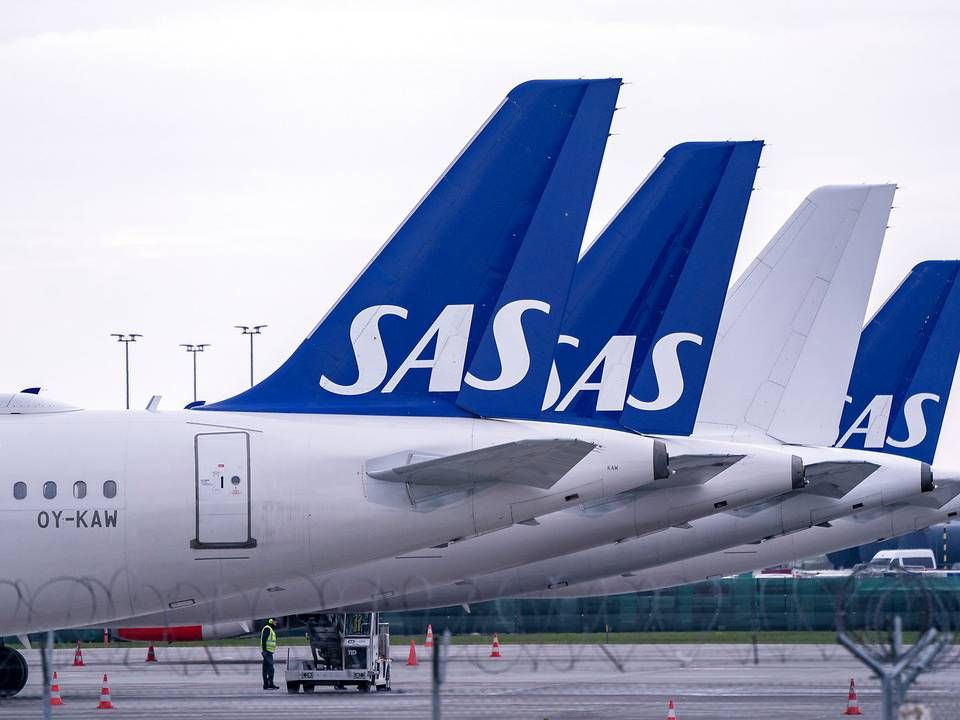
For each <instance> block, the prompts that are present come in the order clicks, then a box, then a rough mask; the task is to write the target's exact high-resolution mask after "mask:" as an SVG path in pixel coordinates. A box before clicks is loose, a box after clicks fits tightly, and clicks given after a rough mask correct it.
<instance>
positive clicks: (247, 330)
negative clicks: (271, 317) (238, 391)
mask: <svg viewBox="0 0 960 720" xmlns="http://www.w3.org/2000/svg"><path fill="white" fill-rule="evenodd" d="M234 327H235V328H237V329H238V330H239V331H240V332H241V333H243V334H244V335H249V336H250V387H253V336H254V335H260V331H261V330H262V329H263V328H265V327H267V326H266V325H253V326H250V325H234Z"/></svg>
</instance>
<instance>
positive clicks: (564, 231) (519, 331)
mask: <svg viewBox="0 0 960 720" xmlns="http://www.w3.org/2000/svg"><path fill="white" fill-rule="evenodd" d="M619 89H620V87H619V84H614V83H598V84H596V85H593V86H591V87H590V88H588V89H587V96H585V98H584V101H583V102H582V103H581V107H582V108H583V109H582V110H581V112H580V113H579V115H578V116H577V118H576V120H575V121H574V123H573V124H572V126H571V128H570V133H569V134H568V136H567V141H566V143H565V144H564V148H563V150H562V151H561V154H560V156H559V157H558V158H557V163H556V167H555V168H554V171H553V175H552V176H551V178H550V181H549V182H548V183H547V187H546V190H545V191H544V193H543V196H542V198H541V200H540V205H539V206H538V207H537V211H536V213H535V214H534V216H533V220H532V221H531V223H530V227H529V228H528V230H527V236H526V238H525V240H524V242H523V245H522V246H521V248H520V251H519V252H518V253H517V257H516V260H514V263H513V267H512V268H511V269H510V275H509V277H507V280H506V282H505V283H504V286H503V292H502V293H501V294H500V298H499V300H498V301H497V304H496V307H495V309H494V313H493V316H492V317H493V319H492V320H491V322H490V323H489V324H488V325H487V327H486V329H485V330H484V333H483V335H482V336H481V338H480V343H479V345H478V347H477V351H476V353H475V354H474V355H473V360H472V362H471V364H470V367H469V371H468V373H467V375H466V377H465V378H464V385H463V388H462V389H461V390H460V394H459V395H458V396H457V404H458V405H459V406H460V407H462V408H466V409H468V410H470V411H471V412H474V413H476V414H478V415H481V416H484V417H510V416H515V415H516V413H515V411H516V409H517V408H524V407H526V408H530V409H531V412H530V413H528V414H527V416H528V417H534V416H536V415H537V414H539V412H540V404H541V402H542V400H543V393H544V391H545V389H546V386H547V377H548V375H549V373H550V364H551V362H552V361H553V352H554V348H555V347H556V345H557V338H558V337H559V335H560V323H561V321H562V320H563V315H564V309H565V307H566V304H567V296H568V294H569V292H570V283H571V282H572V280H573V274H574V271H575V269H576V267H577V258H578V257H579V256H580V247H581V246H582V244H583V233H584V230H585V229H586V226H587V218H588V216H589V215H590V203H591V202H592V200H593V193H594V189H595V187H596V184H597V175H598V174H599V172H600V160H601V158H602V157H603V149H604V146H605V145H606V140H607V136H606V134H604V135H602V136H601V135H600V134H598V133H597V132H596V128H597V127H604V126H605V127H606V128H607V129H609V127H610V119H611V114H610V108H611V107H613V105H614V103H615V102H616V99H617V93H618V92H619ZM591 96H596V97H591Z"/></svg>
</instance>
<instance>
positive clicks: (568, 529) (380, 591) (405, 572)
mask: <svg viewBox="0 0 960 720" xmlns="http://www.w3.org/2000/svg"><path fill="white" fill-rule="evenodd" d="M667 157H669V153H668V155H667ZM664 162H666V160H665V161H664ZM651 177H652V178H653V177H655V175H654V176H651ZM892 190H893V189H892V188H891V187H888V186H881V187H874V188H871V187H869V186H868V187H853V188H829V189H824V190H821V191H817V192H816V193H814V194H813V195H812V196H811V198H810V199H808V200H807V201H805V202H804V204H803V205H801V207H800V208H799V209H798V211H797V213H795V215H794V217H792V218H791V220H790V221H788V223H787V224H786V226H785V228H786V229H787V231H789V229H790V228H795V229H798V230H797V231H795V235H796V237H793V236H791V237H790V238H789V239H790V240H792V241H793V253H794V254H793V255H792V254H791V253H790V252H784V251H783V247H782V246H783V245H784V244H785V242H786V241H785V239H784V236H785V232H781V233H779V234H778V235H777V236H776V237H775V238H774V240H773V241H771V244H770V246H769V247H768V252H767V253H765V254H762V255H761V260H758V262H764V265H763V267H764V268H767V269H769V270H770V271H771V272H772V273H774V276H773V278H772V280H771V284H770V286H769V287H770V288H780V284H779V279H778V277H777V273H780V274H782V273H783V272H786V271H789V272H792V273H795V272H802V271H799V270H798V263H797V259H796V257H795V256H794V255H795V254H798V253H799V254H812V255H813V256H815V257H818V256H822V254H821V255H817V251H818V248H817V246H816V244H815V243H816V242H819V243H821V244H823V245H825V246H827V247H830V246H836V245H837V244H838V243H839V242H840V241H839V240H838V237H840V233H841V232H846V233H847V236H846V238H847V240H849V242H847V244H846V245H843V244H840V250H839V251H837V252H834V253H833V256H832V260H833V262H834V263H835V266H834V267H833V268H832V270H833V273H834V275H835V277H836V285H835V288H834V290H833V292H832V294H829V296H828V293H826V292H823V293H821V294H820V295H819V299H820V300H824V299H825V298H826V301H827V306H828V307H829V306H830V303H831V302H832V303H833V304H834V308H835V309H837V310H838V311H842V313H845V317H846V318H848V319H849V318H851V317H852V322H854V323H859V322H861V321H862V317H863V313H864V310H865V307H866V302H867V297H868V295H869V289H870V287H869V281H870V280H872V274H873V268H874V267H875V263H876V258H877V256H878V254H879V249H880V243H881V241H882V238H883V229H884V227H885V225H886V215H887V212H889V206H890V202H889V201H890V198H891V197H892ZM638 194H639V193H638ZM871 195H874V196H875V197H873V198H872V200H873V202H872V203H870V204H869V205H866V203H867V201H868V200H870V199H871ZM877 196H878V197H877ZM634 199H636V196H635V198H634ZM864 207H866V208H867V209H866V210H865V211H864V212H863V218H862V225H861V226H860V227H859V230H858V226H857V224H851V223H850V222H849V216H850V214H851V213H853V214H854V215H856V211H858V210H862V209H863V208H864ZM629 211H630V204H629V203H628V205H627V206H625V208H624V212H622V213H621V215H624V213H627V214H628V215H629ZM798 216H799V217H800V218H802V220H803V221H802V222H798V221H797V218H798ZM611 228H613V232H612V233H610V234H612V235H614V236H617V237H620V236H622V235H623V231H622V229H620V228H618V227H617V222H616V221H614V223H612V224H611ZM608 231H609V228H608ZM608 231H605V232H604V233H602V234H601V236H600V238H599V239H598V240H597V242H596V243H595V245H594V246H593V247H592V248H591V250H590V251H588V253H587V255H586V256H585V257H584V260H583V261H582V264H584V263H586V266H587V267H588V268H590V272H588V273H586V276H587V277H592V268H591V253H592V252H596V251H597V250H598V249H601V250H602V251H603V252H602V254H600V255H599V257H601V258H602V262H600V261H598V262H595V263H594V264H598V265H602V266H606V267H621V268H625V270H624V271H625V272H629V273H630V275H631V276H633V277H637V273H636V272H635V268H634V266H633V265H630V264H626V263H622V262H620V258H616V260H610V258H609V252H610V251H609V249H608V248H605V247H604V240H605V239H607V240H608V239H609V236H608ZM635 244H638V245H639V244H640V243H635ZM771 248H772V249H771ZM648 252H651V253H653V254H654V255H656V256H658V257H661V256H662V255H663V251H660V250H658V249H656V248H655V249H654V250H649V251H648ZM774 252H776V253H777V255H778V257H777V259H776V260H775V261H774V260H771V259H770V258H769V255H770V254H771V253H774ZM871 258H872V264H871V261H870V259H871ZM854 259H855V260H856V261H857V262H853V261H852V260H854ZM865 259H866V262H864V260H865ZM692 265H693V266H694V267H696V264H695V263H692ZM800 267H803V265H802V264H800ZM838 268H839V269H838ZM806 272H807V273H808V275H809V277H807V278H806V284H805V285H804V279H805V278H804V277H803V276H801V277H800V278H799V279H797V280H796V282H795V283H794V285H795V287H796V288H798V289H799V290H802V291H806V289H807V288H808V287H809V285H810V284H811V283H812V282H814V281H815V280H816V279H817V277H818V276H819V275H822V274H823V267H822V265H820V264H813V265H811V264H810V263H808V264H807V269H806ZM579 273H580V270H579V269H578V274H579ZM674 274H676V272H675V273H674ZM640 277H642V274H640ZM864 277H866V278H867V282H864ZM687 279H688V282H689V283H690V284H691V285H694V286H701V287H702V286H703V282H702V280H703V278H702V277H701V276H699V275H696V274H694V275H691V276H689V277H688V278H687ZM612 280H616V278H613V279H612ZM858 283H859V290H858V291H856V292H853V293H850V292H849V290H848V287H849V286H850V285H854V286H856V285H857V284H858ZM611 285H612V286H613V287H617V285H616V283H615V282H610V283H606V284H601V283H596V282H591V283H590V284H589V287H591V288H597V287H600V286H602V287H610V286H611ZM636 285H637V286H640V287H644V284H643V283H642V282H637V283H636ZM689 286H690V285H688V287H689ZM576 287H577V286H576V282H575V285H574V291H573V293H572V297H573V298H577V299H578V300H580V301H572V302H571V305H570V306H571V307H573V308H580V309H582V308H584V307H593V308H596V310H597V311H596V312H594V313H585V314H584V315H583V317H584V318H585V325H586V324H587V323H589V318H590V317H603V318H607V319H609V318H610V317H611V313H610V312H608V311H604V312H601V311H600V309H601V308H604V309H606V307H607V305H605V304H603V303H598V301H597V299H596V298H588V297H584V298H582V299H581V298H580V297H579V296H578V294H577V292H576ZM724 287H725V283H724ZM828 289H829V288H828ZM780 290H782V288H780ZM853 296H857V297H853ZM805 298H806V295H805V294H804V293H803V292H798V293H795V297H792V298H791V299H790V300H788V301H785V304H786V308H785V309H784V310H783V312H786V313H789V315H788V316H790V317H792V316H793V315H795V314H796V312H797V311H796V308H791V307H790V305H789V303H790V302H795V303H796V304H797V305H798V306H799V305H800V304H801V302H802V301H803V300H804V299H805ZM838 298H842V299H843V301H844V302H843V304H842V306H839V305H838ZM697 299H699V298H697ZM686 300H691V299H690V298H685V297H684V296H682V295H681V296H680V298H679V302H678V303H676V304H675V305H674V304H672V305H670V306H669V307H670V308H671V309H674V308H676V307H681V308H682V307H684V301H686ZM617 302H619V303H620V304H621V305H624V304H625V305H627V306H629V303H623V301H622V295H621V296H620V297H618V298H617ZM753 302H754V303H755V304H754V305H753V306H752V307H755V308H764V307H769V305H770V304H771V303H774V304H775V300H774V298H772V297H769V296H763V295H760V296H759V297H757V298H755V299H754V300H753ZM808 302H809V301H808ZM694 303H695V299H694ZM694 306H695V307H701V308H702V307H703V305H702V304H701V305H696V304H694ZM614 308H616V305H614ZM748 310H749V308H748ZM741 312H743V310H742V309H741ZM857 313H859V318H858V317H857ZM667 316H668V317H669V313H667ZM823 317H827V316H826V315H824V316H823ZM841 320H842V318H841ZM750 321H751V322H755V319H754V318H751V319H750ZM848 324H849V322H848ZM641 327H642V325H641ZM567 329H568V327H566V326H565V332H567ZM714 330H715V328H714ZM606 332H611V331H609V330H606ZM568 337H569V335H568ZM602 337H603V336H601V339H599V340H596V341H595V342H594V348H599V347H603V346H605V345H606V344H607V343H605V342H604V340H603V339H602ZM846 344H847V345H848V346H851V350H850V355H852V352H853V351H854V350H855V346H856V341H855V340H854V341H853V342H852V343H850V342H847V343H846ZM835 350H836V352H838V353H839V352H841V351H840V349H839V348H835ZM594 352H596V350H593V351H591V352H587V353H586V357H587V358H591V357H593V356H594V355H593V354H594ZM774 359H775V358H774ZM584 362H585V363H586V361H584ZM850 362H851V363H852V357H851V360H850ZM578 372H579V371H578ZM703 372H704V373H706V372H707V370H706V367H705V366H704V367H703ZM765 377H766V375H762V376H761V378H762V379H763V378H765ZM844 382H846V381H844ZM841 392H842V391H841ZM598 394H599V393H598ZM554 396H555V397H556V396H558V394H557V393H556V392H554ZM696 404H697V403H696V402H694V403H693V406H694V414H692V415H689V414H688V415H689V417H688V421H687V422H688V423H689V426H690V427H692V425H693V420H694V419H695V417H696V414H695V413H696ZM839 404H840V401H839V400H838V405H839ZM582 407H586V406H585V405H581V408H582ZM838 411H839V408H838ZM678 419H679V416H678V415H674V418H673V420H674V421H676V420H678ZM575 421H576V420H575ZM579 421H581V422H583V421H585V420H584V418H583V417H581V418H579ZM662 439H664V440H665V441H667V442H668V447H672V445H670V444H669V443H674V444H676V443H679V442H681V441H680V440H679V439H678V438H662ZM728 447H729V446H728ZM741 447H746V446H741ZM807 452H808V453H811V457H817V452H818V451H817V450H816V449H813V450H807ZM820 455H821V456H822V455H823V452H822V451H820ZM671 456H672V457H673V456H674V453H673V452H671ZM826 457H827V458H828V459H827V460H821V461H820V463H819V464H820V465H821V467H822V468H823V469H824V470H825V472H822V473H821V477H820V481H821V483H820V484H823V485H826V484H828V482H829V481H831V480H834V481H839V480H843V481H845V482H847V483H851V482H852V481H851V478H850V477H849V475H850V473H849V472H846V474H845V475H844V476H843V477H842V478H840V479H839V480H838V478H837V477H836V473H837V472H839V471H845V466H844V464H843V462H838V458H836V457H835V456H833V455H830V454H829V453H828V454H827V455H826ZM847 461H849V458H847ZM885 462H886V467H884V468H883V472H882V473H881V476H883V477H884V478H885V480H884V482H885V483H886V485H888V486H889V487H888V493H887V499H888V500H890V501H894V500H896V499H898V498H901V497H903V496H906V495H910V494H913V493H915V492H919V491H920V490H921V489H923V487H924V479H923V467H922V466H918V465H917V464H916V463H896V462H890V461H889V460H886V459H885ZM817 464H818V463H813V465H814V467H816V465H817ZM848 464H849V465H851V466H852V467H851V468H850V470H852V472H853V474H854V479H855V480H857V481H859V480H861V479H862V478H863V477H864V472H865V471H864V469H863V468H864V465H865V463H864V461H862V460H859V459H857V460H854V461H853V462H852V463H849V462H848ZM737 467H738V465H734V466H733V467H732V468H731V470H732V469H736V468H737ZM740 467H743V466H740ZM878 467H879V466H878V465H876V464H870V465H869V466H868V467H867V472H866V474H870V472H872V471H875V470H877V468H878ZM808 470H809V468H808ZM729 472H730V470H725V471H724V472H721V473H720V474H719V475H716V476H715V477H713V478H711V479H710V480H709V482H707V483H705V485H704V487H710V484H711V483H716V482H717V480H720V479H721V478H723V476H724V475H725V474H727V473H729ZM743 479H744V478H741V480H743ZM746 482H747V483H748V484H749V483H750V482H754V483H755V482H756V479H755V478H746ZM717 487H718V488H722V489H723V490H727V491H729V490H731V489H732V488H729V487H725V486H723V485H722V484H718V486H717ZM830 487H831V489H833V488H835V485H833V484H830ZM698 489H701V488H698ZM798 489H799V488H796V487H794V488H791V490H792V491H796V490H798ZM928 489H929V488H928ZM672 490H673V491H674V492H677V491H681V492H682V490H681V489H680V488H677V487H676V486H675V487H674V488H672ZM741 492H742V490H741ZM784 492H787V491H786V490H781V492H780V493H776V492H773V493H771V492H770V491H767V492H766V494H767V496H768V497H767V498H765V499H764V500H765V501H768V500H769V497H773V496H776V495H781V494H783V493H784ZM800 494H802V492H801V493H800ZM687 497H688V498H689V497H690V496H689V495H688V496H687ZM669 500H670V495H669V493H665V492H664V491H663V490H662V489H657V488H656V487H655V485H654V486H649V487H648V488H647V489H646V490H644V491H637V492H635V493H632V494H630V495H627V496H621V497H619V498H616V499H615V500H610V501H604V502H601V503H592V504H582V505H581V509H580V511H579V512H578V513H573V512H571V511H567V512H564V513H555V514H552V515H548V516H545V517H543V518H541V519H540V520H539V521H538V526H537V527H536V528H527V527H525V526H517V527H514V528H510V529H507V530H502V531H498V532H497V533H492V534H488V535H486V536H483V537H480V538H475V539H472V540H470V541H469V542H463V543H454V544H449V545H447V546H444V547H439V548H431V549H429V550H428V551H423V552H418V553H409V554H406V555H400V556H398V558H397V559H400V560H403V561H404V562H402V563H398V562H396V561H395V560H392V559H391V560H384V561H379V562H376V563H371V564H369V565H367V566H358V567H356V568H353V569H351V570H350V571H347V572H339V573H336V574H328V575H326V576H314V577H302V578H296V579H289V580H288V581H287V582H284V583H282V584H283V587H284V592H283V596H282V598H281V597H279V596H277V595H269V594H266V593H264V592H263V591H262V590H260V591H254V592H251V593H247V594H244V595H242V596H238V597H234V598H232V599H230V598H217V599H216V600H215V601H214V602H211V603H208V604H207V605H206V606H198V607H196V608H194V609H190V610H186V611H183V612H179V611H178V612H170V613H162V614H160V615H158V616H152V617H147V618H141V619H140V620H141V621H144V622H147V623H154V624H155V625H156V626H157V627H162V626H166V625H170V624H176V623H178V622H196V623H198V625H197V626H198V627H199V626H201V625H202V626H205V627H207V628H215V627H230V626H231V622H235V621H236V619H237V618H250V617H257V616H261V615H264V614H274V613H276V614H280V611H281V609H283V610H286V611H289V612H307V611H309V610H311V609H316V608H318V607H320V608H323V607H327V608H329V607H338V606H340V604H349V606H351V607H352V608H354V609H363V608H367V607H376V608H378V609H396V608H400V607H425V606H429V605H448V604H457V603H460V602H466V601H474V600H478V599H485V598H487V597H494V596H501V595H500V594H496V595H492V596H490V595H483V596H479V595H478V591H477V587H476V584H477V582H478V580H477V577H478V576H482V574H483V573H484V572H489V573H491V574H492V575H491V577H493V578H498V577H500V576H501V575H510V574H511V573H512V572H514V571H513V570H510V568H514V567H517V570H516V571H515V572H516V573H518V574H522V573H524V572H526V571H527V570H529V569H531V568H536V567H537V566H538V562H537V561H540V563H544V561H548V560H549V561H550V563H547V564H551V563H552V564H551V566H561V567H563V566H566V564H568V563H569V564H571V565H572V567H576V568H579V567H581V566H582V567H585V568H590V567H593V566H594V565H596V564H597V563H598V562H599V563H600V564H601V565H602V558H603V556H604V555H605V554H607V553H609V551H610V545H611V544H612V545H614V546H615V547H619V546H621V545H622V546H624V547H627V546H630V545H633V544H636V543H638V542H640V543H642V542H643V541H645V540H646V536H647V534H648V533H651V532H654V531H657V530H660V531H663V530H666V529H667V528H669V527H671V526H677V525H678V526H685V525H686V524H687V523H688V522H689V521H690V520H693V519H695V518H696V517H697V514H698V512H697V510H696V509H695V508H694V507H693V504H692V503H689V504H688V505H686V506H680V507H674V508H673V509H671V506H670V504H669ZM746 502H749V501H747V500H744V503H746ZM722 503H723V501H721V505H720V507H713V508H712V510H713V512H714V513H716V512H720V511H727V510H735V509H736V507H737V506H738V505H737V504H736V501H735V500H733V501H731V504H730V505H725V504H722ZM699 514H700V515H701V516H703V515H706V514H709V513H708V512H705V511H703V510H701V511H699ZM644 523H646V524H644ZM673 532H675V531H673ZM637 536H645V537H643V538H641V541H636V540H635V541H632V542H629V543H628V542H626V541H627V540H628V539H629V538H631V537H637ZM653 537H656V535H654V536H653ZM601 543H602V544H601ZM577 544H580V545H583V544H590V545H591V546H599V547H596V549H594V550H588V551H584V552H581V553H579V555H573V556H571V555H570V553H571V548H572V547H575V546H576V545H577ZM580 556H582V557H587V556H590V557H591V558H592V559H591V560H590V561H589V562H586V563H580V562H579V557H580ZM551 559H552V560H551ZM518 566H519V567H518ZM444 582H446V583H452V586H451V587H449V588H443V587H442V586H443V583H444ZM491 586H492V587H496V588H497V589H498V590H499V589H500V588H501V587H502V586H501V585H499V584H493V585H491ZM351 601H352V604H351ZM280 603H282V605H281V604H280Z"/></svg>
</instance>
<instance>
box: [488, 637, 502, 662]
mask: <svg viewBox="0 0 960 720" xmlns="http://www.w3.org/2000/svg"><path fill="white" fill-rule="evenodd" d="M490 657H503V655H501V654H500V638H498V637H497V634H496V633H494V634H493V647H492V648H491V649H490Z"/></svg>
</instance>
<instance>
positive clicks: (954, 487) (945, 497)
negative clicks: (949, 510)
mask: <svg viewBox="0 0 960 720" xmlns="http://www.w3.org/2000/svg"><path fill="white" fill-rule="evenodd" d="M957 495H960V482H958V481H957V480H946V481H943V480H941V479H940V478H937V487H936V488H935V489H934V490H932V491H931V492H927V493H922V494H920V495H914V496H913V497H912V498H910V501H909V504H910V505H914V506H920V507H928V508H932V509H933V510H939V509H940V508H942V507H943V506H944V505H946V504H947V503H948V502H950V501H951V500H953V499H954V498H955V497H957Z"/></svg>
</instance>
